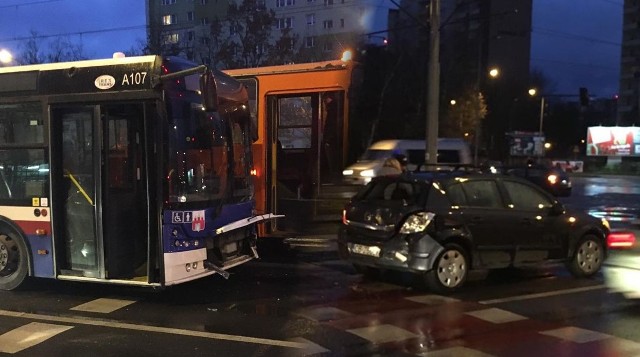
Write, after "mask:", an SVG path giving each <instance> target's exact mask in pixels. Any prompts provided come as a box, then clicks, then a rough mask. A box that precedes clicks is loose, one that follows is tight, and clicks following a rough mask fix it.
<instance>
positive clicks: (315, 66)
mask: <svg viewBox="0 0 640 357" xmlns="http://www.w3.org/2000/svg"><path fill="white" fill-rule="evenodd" d="M347 64H348V62H345V61H342V60H332V61H322V62H309V63H295V64H285V65H280V66H267V67H255V68H241V69H230V70H224V72H225V73H227V74H228V75H231V76H234V77H238V76H250V75H254V76H255V75H262V74H282V73H295V72H309V71H313V70H318V71H326V70H327V69H335V70H340V69H346V68H347Z"/></svg>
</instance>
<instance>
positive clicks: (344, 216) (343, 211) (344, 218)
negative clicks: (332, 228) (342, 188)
mask: <svg viewBox="0 0 640 357" xmlns="http://www.w3.org/2000/svg"><path fill="white" fill-rule="evenodd" d="M342 224H347V210H346V209H343V210H342Z"/></svg>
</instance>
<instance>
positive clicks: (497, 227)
mask: <svg viewBox="0 0 640 357" xmlns="http://www.w3.org/2000/svg"><path fill="white" fill-rule="evenodd" d="M456 181H457V182H456V183H455V184H453V185H451V186H449V187H448V188H447V195H448V196H449V198H450V199H451V201H452V202H453V203H454V205H456V207H455V208H456V209H452V213H451V215H450V216H451V218H454V219H456V220H459V221H461V222H463V223H464V225H465V226H466V227H467V229H468V230H469V232H470V233H471V236H472V241H473V250H474V251H473V252H471V253H472V255H473V257H474V258H476V259H474V260H475V262H476V263H477V264H474V265H475V266H482V267H484V268H500V267H506V266H509V265H510V264H511V262H512V257H513V249H514V247H513V235H512V234H511V232H512V231H513V230H514V227H513V226H512V225H513V223H512V222H510V221H509V220H508V219H506V218H505V214H506V213H507V212H506V211H507V210H506V206H505V204H504V201H503V199H502V197H501V194H500V191H499V189H498V186H497V183H496V181H495V179H494V178H489V177H487V178H475V179H466V178H465V179H458V180H456Z"/></svg>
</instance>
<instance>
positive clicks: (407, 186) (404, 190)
mask: <svg viewBox="0 0 640 357" xmlns="http://www.w3.org/2000/svg"><path fill="white" fill-rule="evenodd" d="M423 192H424V188H423V187H422V186H420V185H418V184H415V183H412V182H406V181H398V180H375V181H372V182H370V183H369V185H368V187H367V189H365V190H364V191H361V192H360V193H359V194H358V195H357V199H363V200H371V201H402V200H404V201H405V202H406V203H415V202H418V200H419V198H420V196H421V195H422V193H423Z"/></svg>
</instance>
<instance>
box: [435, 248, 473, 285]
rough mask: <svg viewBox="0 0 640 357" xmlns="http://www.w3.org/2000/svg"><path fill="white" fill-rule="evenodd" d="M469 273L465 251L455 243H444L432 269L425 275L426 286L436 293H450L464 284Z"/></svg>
mask: <svg viewBox="0 0 640 357" xmlns="http://www.w3.org/2000/svg"><path fill="white" fill-rule="evenodd" d="M468 275H469V258H468V255H467V252H466V251H465V250H464V248H462V247H461V246H460V245H458V244H455V243H449V244H445V246H444V250H443V251H442V252H441V253H440V254H439V255H438V256H437V257H436V259H435V261H434V264H433V269H431V270H429V271H428V272H427V273H426V275H425V281H426V284H427V287H428V288H429V289H430V290H432V291H435V292H438V293H444V294H447V293H452V292H454V291H456V290H458V289H460V287H462V285H464V283H465V281H466V280H467V276H468Z"/></svg>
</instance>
